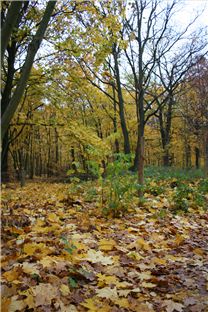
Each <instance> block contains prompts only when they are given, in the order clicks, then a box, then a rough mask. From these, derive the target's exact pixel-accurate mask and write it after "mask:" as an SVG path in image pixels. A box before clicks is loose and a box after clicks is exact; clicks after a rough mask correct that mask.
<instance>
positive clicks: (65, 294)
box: [60, 284, 70, 297]
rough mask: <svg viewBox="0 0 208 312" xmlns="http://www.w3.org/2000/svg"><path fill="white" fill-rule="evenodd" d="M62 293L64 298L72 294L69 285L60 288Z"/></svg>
mask: <svg viewBox="0 0 208 312" xmlns="http://www.w3.org/2000/svg"><path fill="white" fill-rule="evenodd" d="M60 291H61V294H62V296H64V297H66V296H68V295H69V294H70V289H69V287H68V286H67V285H65V284H62V285H61V286H60Z"/></svg>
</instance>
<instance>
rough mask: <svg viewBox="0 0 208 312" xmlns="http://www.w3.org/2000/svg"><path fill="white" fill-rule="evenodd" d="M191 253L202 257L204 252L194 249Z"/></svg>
mask: <svg viewBox="0 0 208 312" xmlns="http://www.w3.org/2000/svg"><path fill="white" fill-rule="evenodd" d="M193 253H194V254H195V255H198V256H203V255H204V250H203V249H201V248H195V249H194V250H193Z"/></svg>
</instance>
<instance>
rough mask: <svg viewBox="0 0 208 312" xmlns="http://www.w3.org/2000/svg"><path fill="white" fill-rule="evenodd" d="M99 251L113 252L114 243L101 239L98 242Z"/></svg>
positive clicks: (110, 240) (111, 240)
mask: <svg viewBox="0 0 208 312" xmlns="http://www.w3.org/2000/svg"><path fill="white" fill-rule="evenodd" d="M99 246H100V250H106V251H109V250H113V249H114V247H115V246H116V242H115V241H114V240H113V239H101V240H100V241H99Z"/></svg>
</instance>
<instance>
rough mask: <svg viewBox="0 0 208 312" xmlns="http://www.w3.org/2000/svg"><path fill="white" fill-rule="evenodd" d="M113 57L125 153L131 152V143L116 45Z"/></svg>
mask: <svg viewBox="0 0 208 312" xmlns="http://www.w3.org/2000/svg"><path fill="white" fill-rule="evenodd" d="M113 57H114V63H115V78H116V85H117V93H118V103H119V117H120V122H121V129H122V133H123V138H124V153H125V154H130V152H131V149H130V143H129V133H128V129H127V125H126V120H125V113H124V100H123V94H122V88H121V81H120V71H119V65H118V55H117V51H116V46H115V45H114V46H113Z"/></svg>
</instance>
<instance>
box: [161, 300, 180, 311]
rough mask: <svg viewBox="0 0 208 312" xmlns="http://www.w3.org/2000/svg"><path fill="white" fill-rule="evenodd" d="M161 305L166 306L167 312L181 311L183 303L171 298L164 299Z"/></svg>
mask: <svg viewBox="0 0 208 312" xmlns="http://www.w3.org/2000/svg"><path fill="white" fill-rule="evenodd" d="M163 306H164V307H165V308H166V311H167V312H173V311H177V312H182V311H183V307H184V305H183V304H181V303H178V302H175V301H172V300H164V303H163Z"/></svg>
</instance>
